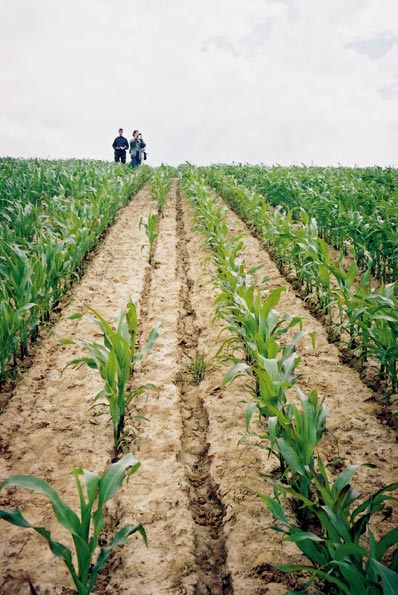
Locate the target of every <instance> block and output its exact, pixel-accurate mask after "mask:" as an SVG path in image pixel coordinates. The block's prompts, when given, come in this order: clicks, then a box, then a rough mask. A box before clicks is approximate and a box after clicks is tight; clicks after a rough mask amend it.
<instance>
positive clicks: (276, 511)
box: [257, 492, 288, 525]
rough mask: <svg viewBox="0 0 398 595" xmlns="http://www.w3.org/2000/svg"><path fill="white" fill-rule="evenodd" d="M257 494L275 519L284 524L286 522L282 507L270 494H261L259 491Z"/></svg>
mask: <svg viewBox="0 0 398 595" xmlns="http://www.w3.org/2000/svg"><path fill="white" fill-rule="evenodd" d="M257 496H259V497H260V498H261V500H262V501H263V502H264V503H265V504H266V506H267V508H268V510H269V511H270V513H271V514H272V516H273V517H274V518H275V519H276V520H278V521H280V522H281V523H284V524H286V525H287V524H288V521H287V518H286V515H285V513H284V511H283V508H282V506H281V505H280V503H279V502H278V501H277V500H276V499H275V498H271V496H268V495H267V494H261V493H259V492H257Z"/></svg>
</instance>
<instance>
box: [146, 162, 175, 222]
mask: <svg viewBox="0 0 398 595" xmlns="http://www.w3.org/2000/svg"><path fill="white" fill-rule="evenodd" d="M174 172H175V170H174V168H172V167H169V166H166V165H161V166H160V167H159V168H157V169H156V170H154V172H153V174H152V177H151V179H150V182H149V186H150V189H151V195H152V198H153V200H155V201H156V202H157V205H158V211H159V213H160V215H161V216H162V217H163V213H164V208H165V205H166V198H167V195H168V193H169V190H170V182H171V178H172V176H173V175H174Z"/></svg>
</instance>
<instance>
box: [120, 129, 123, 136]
mask: <svg viewBox="0 0 398 595" xmlns="http://www.w3.org/2000/svg"><path fill="white" fill-rule="evenodd" d="M119 136H123V128H119Z"/></svg>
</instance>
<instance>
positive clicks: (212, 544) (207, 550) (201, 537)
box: [177, 190, 233, 595]
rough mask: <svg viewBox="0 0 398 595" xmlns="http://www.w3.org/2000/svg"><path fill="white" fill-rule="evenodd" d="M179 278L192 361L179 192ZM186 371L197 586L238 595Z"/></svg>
mask: <svg viewBox="0 0 398 595" xmlns="http://www.w3.org/2000/svg"><path fill="white" fill-rule="evenodd" d="M177 198H178V203H177V233H178V238H179V240H178V244H177V253H178V257H177V275H178V276H179V278H180V286H181V289H180V300H179V301H180V315H179V320H178V336H179V346H180V351H181V359H182V360H183V361H184V359H186V358H187V357H188V361H189V359H190V360H193V359H194V358H195V355H196V350H197V347H198V337H199V332H198V329H197V327H196V325H195V312H194V310H193V307H192V304H191V300H190V294H191V291H192V286H193V283H192V280H191V279H190V277H189V274H188V252H187V248H186V244H187V241H188V239H187V235H186V230H185V226H184V218H183V211H182V206H181V195H180V192H179V190H178V191H177ZM186 376H187V375H186V374H184V372H183V370H182V371H181V378H182V381H181V382H180V397H181V401H180V411H181V418H182V435H181V455H180V460H181V462H182V464H183V465H184V467H185V470H186V475H187V479H188V484H189V505H190V509H191V513H192V517H193V520H194V539H195V558H196V566H197V574H198V583H197V585H196V586H195V591H194V593H195V595H208V594H211V595H233V587H232V580H231V573H230V572H229V570H228V566H227V550H226V539H225V534H224V518H225V514H226V511H225V507H224V505H223V503H222V501H221V500H220V498H219V497H218V486H217V485H216V484H215V483H214V481H213V478H212V475H211V458H210V455H209V448H210V444H209V443H208V429H209V418H208V415H207V411H206V408H205V406H204V403H203V399H202V397H201V394H200V391H199V390H198V388H196V387H194V388H193V387H192V386H189V384H188V381H187V378H186Z"/></svg>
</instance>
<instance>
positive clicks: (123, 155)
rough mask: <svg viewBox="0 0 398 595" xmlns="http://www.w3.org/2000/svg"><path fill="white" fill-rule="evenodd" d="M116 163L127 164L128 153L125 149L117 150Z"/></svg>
mask: <svg viewBox="0 0 398 595" xmlns="http://www.w3.org/2000/svg"><path fill="white" fill-rule="evenodd" d="M115 161H116V163H118V162H119V161H121V162H122V163H126V151H125V150H124V149H115Z"/></svg>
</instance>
